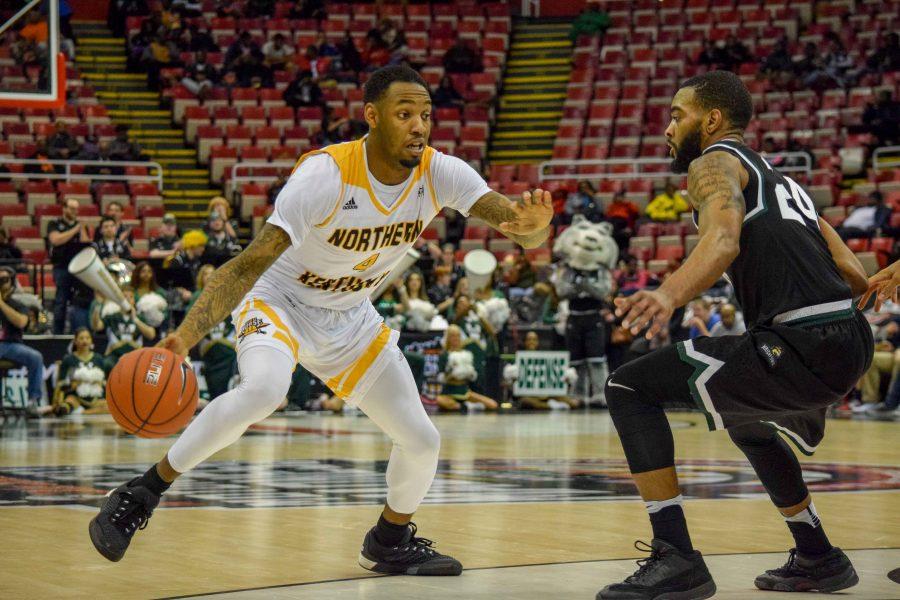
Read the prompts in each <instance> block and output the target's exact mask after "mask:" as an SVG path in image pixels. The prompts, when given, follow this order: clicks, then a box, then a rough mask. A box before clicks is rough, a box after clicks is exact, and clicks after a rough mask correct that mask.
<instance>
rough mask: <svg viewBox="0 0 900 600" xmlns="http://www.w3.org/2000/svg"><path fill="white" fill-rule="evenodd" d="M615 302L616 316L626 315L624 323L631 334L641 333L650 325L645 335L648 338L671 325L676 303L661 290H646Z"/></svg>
mask: <svg viewBox="0 0 900 600" xmlns="http://www.w3.org/2000/svg"><path fill="white" fill-rule="evenodd" d="M614 302H615V304H616V316H617V317H624V318H623V319H622V325H623V326H625V327H627V328H628V330H629V331H630V332H631V335H637V334H639V333H640V332H641V330H642V329H644V327H646V326H647V325H650V328H649V329H648V330H647V333H646V334H645V335H644V337H646V338H647V339H648V340H650V339H653V337H654V336H655V335H656V334H657V333H659V331H660V330H661V329H663V328H664V327H668V326H669V320H670V319H671V318H672V313H674V312H675V304H674V303H673V302H672V300H671V298H669V296H668V295H667V294H666V293H665V292H661V291H659V290H644V291H641V292H637V293H636V294H632V295H631V296H626V297H624V298H616V299H615V301H614Z"/></svg>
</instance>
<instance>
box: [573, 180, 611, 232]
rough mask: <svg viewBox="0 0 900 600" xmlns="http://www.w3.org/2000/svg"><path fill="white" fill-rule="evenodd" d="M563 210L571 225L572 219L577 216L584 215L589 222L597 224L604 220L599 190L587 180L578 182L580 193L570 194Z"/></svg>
mask: <svg viewBox="0 0 900 600" xmlns="http://www.w3.org/2000/svg"><path fill="white" fill-rule="evenodd" d="M563 210H564V211H565V215H566V219H565V222H566V223H571V222H572V217H574V216H575V215H584V217H585V218H586V219H587V220H589V221H591V222H593V223H597V222H599V221H600V220H601V219H602V218H603V211H602V210H601V209H600V203H599V202H598V201H597V190H596V189H594V186H593V184H591V182H590V181H588V180H586V179H582V180H581V181H579V182H578V191H575V192H572V193H571V194H569V197H568V198H567V199H566V204H565V208H564V209H563Z"/></svg>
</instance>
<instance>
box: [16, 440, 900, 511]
mask: <svg viewBox="0 0 900 600" xmlns="http://www.w3.org/2000/svg"><path fill="white" fill-rule="evenodd" d="M278 429H279V428H278V427H273V426H271V425H269V424H262V426H261V427H257V428H253V427H251V429H250V432H251V434H252V435H267V436H268V435H278V434H277V433H275V431H277V430H278ZM281 429H285V434H287V435H292V436H295V435H297V432H295V431H293V430H292V428H289V427H287V428H281ZM307 433H314V435H321V434H315V432H307ZM311 439H315V438H311ZM142 468H145V465H141V464H115V465H82V466H72V465H54V466H34V467H0V507H2V506H48V505H69V506H73V505H80V506H99V505H100V503H101V502H102V501H103V496H104V494H106V493H107V492H108V491H109V489H110V488H112V487H113V486H116V485H119V484H120V483H121V482H122V481H127V480H128V479H129V478H131V477H134V474H135V473H139V472H140V470H141V469H142ZM677 468H678V478H679V482H680V483H681V489H682V494H683V495H684V497H685V498H686V499H690V498H707V499H709V498H719V499H730V498H766V497H768V496H767V494H766V490H765V488H764V487H763V486H762V484H761V483H760V482H759V479H758V478H757V477H756V474H755V473H754V472H753V468H752V467H751V466H750V465H748V464H747V463H746V462H745V461H740V460H687V461H678V465H677ZM386 469H387V461H384V460H375V461H373V460H346V459H291V460H278V461H273V462H247V461H226V462H209V463H203V464H201V465H200V466H199V467H197V468H196V469H194V470H192V471H191V472H190V473H188V474H186V475H184V476H183V477H181V478H179V480H178V486H177V487H176V488H174V489H173V490H170V491H169V492H167V493H166V495H165V496H164V497H163V501H162V506H163V507H169V508H172V507H197V508H200V507H222V508H272V507H311V506H362V505H372V506H374V505H379V504H383V503H384V498H385V496H386V494H387V485H386V483H385V480H384V473H385V470H386ZM803 476H804V479H805V480H806V483H807V485H808V486H809V489H810V491H811V492H813V493H817V492H838V491H840V492H860V491H868V490H897V489H900V467H893V466H874V465H848V464H834V463H824V462H805V461H804V463H803ZM298 481H300V482H303V485H298V484H297V482H298ZM223 482H227V485H223ZM639 500H640V499H639V498H638V496H637V495H636V490H635V488H634V482H633V481H632V479H631V474H630V473H629V471H628V465H627V464H626V463H625V461H624V460H620V459H566V458H560V459H476V460H460V461H454V460H442V461H441V462H440V464H439V465H438V470H437V476H436V478H435V480H434V484H433V485H432V486H431V489H430V491H429V492H428V496H426V498H425V503H426V504H484V503H494V502H503V503H509V502H637V501H639Z"/></svg>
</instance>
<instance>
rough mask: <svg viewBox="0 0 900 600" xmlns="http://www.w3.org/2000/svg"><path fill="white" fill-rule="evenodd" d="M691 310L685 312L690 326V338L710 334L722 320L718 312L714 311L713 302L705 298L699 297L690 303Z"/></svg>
mask: <svg viewBox="0 0 900 600" xmlns="http://www.w3.org/2000/svg"><path fill="white" fill-rule="evenodd" d="M690 308H691V312H690V313H685V319H686V320H687V325H688V326H689V327H690V329H689V331H688V336H689V337H690V339H694V338H698V337H700V336H709V335H710V331H712V329H713V328H714V327H715V326H716V325H717V324H718V323H719V322H720V321H721V320H722V317H720V316H719V315H718V313H716V312H713V309H712V304H711V303H710V302H709V300H707V299H705V298H697V299H696V300H694V301H693V302H691V305H690Z"/></svg>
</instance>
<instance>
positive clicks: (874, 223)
mask: <svg viewBox="0 0 900 600" xmlns="http://www.w3.org/2000/svg"><path fill="white" fill-rule="evenodd" d="M891 211H892V207H891V206H890V205H888V204H884V196H883V195H882V193H881V192H880V191H878V190H874V191H873V192H871V193H870V194H869V196H868V197H867V198H866V200H865V204H863V205H861V206H857V207H856V208H854V209H853V211H852V212H851V213H850V214H849V215H848V216H847V218H846V219H844V222H843V223H842V224H841V226H840V227H838V228H837V232H838V234H839V235H840V236H841V238H842V239H844V240H848V239H850V238H870V237H872V236H873V235H875V232H876V231H878V230H879V229H883V228H884V227H886V226H887V225H888V222H889V221H890V218H891Z"/></svg>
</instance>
